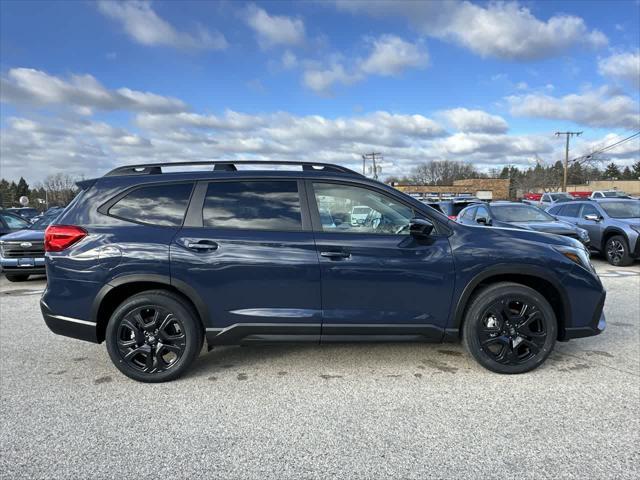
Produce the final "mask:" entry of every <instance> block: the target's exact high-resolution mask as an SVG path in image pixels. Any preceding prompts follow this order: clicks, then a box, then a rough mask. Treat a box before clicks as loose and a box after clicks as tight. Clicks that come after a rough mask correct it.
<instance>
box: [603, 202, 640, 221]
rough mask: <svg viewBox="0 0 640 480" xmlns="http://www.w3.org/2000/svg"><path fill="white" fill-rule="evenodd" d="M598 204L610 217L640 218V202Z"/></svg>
mask: <svg viewBox="0 0 640 480" xmlns="http://www.w3.org/2000/svg"><path fill="white" fill-rule="evenodd" d="M600 206H601V207H602V208H603V209H604V211H605V212H607V215H609V216H610V217H612V218H640V202H602V203H601V204H600Z"/></svg>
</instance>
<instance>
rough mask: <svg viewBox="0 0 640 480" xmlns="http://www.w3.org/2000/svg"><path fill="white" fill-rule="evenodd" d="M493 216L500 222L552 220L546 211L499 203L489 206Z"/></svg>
mask: <svg viewBox="0 0 640 480" xmlns="http://www.w3.org/2000/svg"><path fill="white" fill-rule="evenodd" d="M491 211H492V212H493V218H495V219H496V220H498V221H500V222H552V221H554V220H555V218H553V217H552V216H551V215H549V214H548V213H547V212H544V211H542V210H540V209H539V208H536V207H529V206H527V205H501V206H499V207H498V206H494V207H492V208H491Z"/></svg>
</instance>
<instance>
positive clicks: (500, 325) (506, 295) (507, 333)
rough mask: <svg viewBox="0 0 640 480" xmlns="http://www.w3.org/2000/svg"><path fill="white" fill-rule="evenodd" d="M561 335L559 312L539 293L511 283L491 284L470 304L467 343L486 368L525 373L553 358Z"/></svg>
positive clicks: (499, 371)
mask: <svg viewBox="0 0 640 480" xmlns="http://www.w3.org/2000/svg"><path fill="white" fill-rule="evenodd" d="M557 335H558V326H557V320H556V316H555V313H554V311H553V308H552V307H551V305H549V302H547V300H546V299H545V298H544V297H543V296H542V295H541V294H540V293H539V292H537V291H536V290H534V289H532V288H530V287H527V286H525V285H520V284H517V283H511V282H501V283H496V284H493V285H489V286H487V287H485V288H483V289H482V290H480V291H479V292H477V293H476V294H475V295H474V297H473V298H472V299H471V301H470V305H469V308H468V309H467V312H466V315H465V318H464V325H463V343H464V344H465V347H466V348H467V350H468V351H469V353H471V355H472V356H473V357H474V358H475V359H476V360H477V361H478V363H480V364H481V365H482V366H484V367H485V368H488V369H489V370H491V371H493V372H497V373H524V372H527V371H530V370H533V369H534V368H537V367H538V366H540V365H541V364H542V363H543V362H544V361H545V360H546V359H547V357H548V356H549V355H550V353H551V351H552V349H553V346H554V344H555V341H556V337H557Z"/></svg>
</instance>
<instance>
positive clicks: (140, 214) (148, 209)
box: [109, 183, 193, 227]
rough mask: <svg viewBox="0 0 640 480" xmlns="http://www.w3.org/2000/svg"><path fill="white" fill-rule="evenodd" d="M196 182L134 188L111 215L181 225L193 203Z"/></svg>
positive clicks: (130, 219) (146, 221)
mask: <svg viewBox="0 0 640 480" xmlns="http://www.w3.org/2000/svg"><path fill="white" fill-rule="evenodd" d="M191 190H193V183H175V184H168V185H167V184H164V185H150V186H146V187H140V188H136V189H135V190H132V191H131V192H129V193H128V194H126V195H125V196H124V197H122V198H121V199H120V200H118V201H117V202H116V203H115V204H114V205H113V206H112V207H111V208H110V209H109V215H111V216H114V217H117V218H121V219H123V220H128V221H131V222H136V223H144V224H149V225H161V226H171V227H179V226H181V225H182V221H183V220H184V215H185V213H186V211H187V205H188V204H189V197H190V196H191Z"/></svg>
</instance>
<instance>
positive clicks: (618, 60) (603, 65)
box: [598, 50, 640, 88]
mask: <svg viewBox="0 0 640 480" xmlns="http://www.w3.org/2000/svg"><path fill="white" fill-rule="evenodd" d="M598 72H600V74H601V75H605V76H607V77H611V78H615V79H618V80H624V81H626V82H629V83H630V84H631V85H633V86H634V87H636V88H640V50H637V51H636V52H633V53H632V52H627V53H619V54H616V55H611V56H610V57H607V58H603V59H601V60H600V61H599V62H598Z"/></svg>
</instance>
